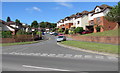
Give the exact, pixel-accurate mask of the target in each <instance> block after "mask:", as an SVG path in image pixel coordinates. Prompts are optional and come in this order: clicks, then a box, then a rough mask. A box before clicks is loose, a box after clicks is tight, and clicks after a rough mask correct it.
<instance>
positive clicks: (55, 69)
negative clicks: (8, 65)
mask: <svg viewBox="0 0 120 73" xmlns="http://www.w3.org/2000/svg"><path fill="white" fill-rule="evenodd" d="M22 66H23V67H28V68H36V69H47V70H54V71H70V70H64V69H57V68H47V67H38V66H30V65H22Z"/></svg>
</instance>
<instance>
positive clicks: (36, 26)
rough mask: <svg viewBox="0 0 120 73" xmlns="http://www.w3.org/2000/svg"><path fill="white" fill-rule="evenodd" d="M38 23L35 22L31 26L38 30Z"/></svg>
mask: <svg viewBox="0 0 120 73" xmlns="http://www.w3.org/2000/svg"><path fill="white" fill-rule="evenodd" d="M38 26H39V25H38V22H37V21H33V22H32V24H31V27H34V28H38Z"/></svg>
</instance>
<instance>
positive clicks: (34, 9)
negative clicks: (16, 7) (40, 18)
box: [25, 6, 41, 12]
mask: <svg viewBox="0 0 120 73" xmlns="http://www.w3.org/2000/svg"><path fill="white" fill-rule="evenodd" d="M25 10H27V11H31V12H32V11H41V9H40V8H38V7H35V6H34V7H32V8H26V9H25Z"/></svg>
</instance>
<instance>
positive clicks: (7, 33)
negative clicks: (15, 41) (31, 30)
mask: <svg viewBox="0 0 120 73" xmlns="http://www.w3.org/2000/svg"><path fill="white" fill-rule="evenodd" d="M11 37H12V32H11V31H2V38H11Z"/></svg>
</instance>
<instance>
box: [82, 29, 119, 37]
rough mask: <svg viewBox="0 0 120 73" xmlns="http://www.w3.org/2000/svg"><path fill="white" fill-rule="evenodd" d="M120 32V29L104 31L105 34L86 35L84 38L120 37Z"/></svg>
mask: <svg viewBox="0 0 120 73" xmlns="http://www.w3.org/2000/svg"><path fill="white" fill-rule="evenodd" d="M119 31H120V28H119V29H116V30H109V31H104V32H97V33H91V34H84V35H82V36H120V34H118V32H119Z"/></svg>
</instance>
